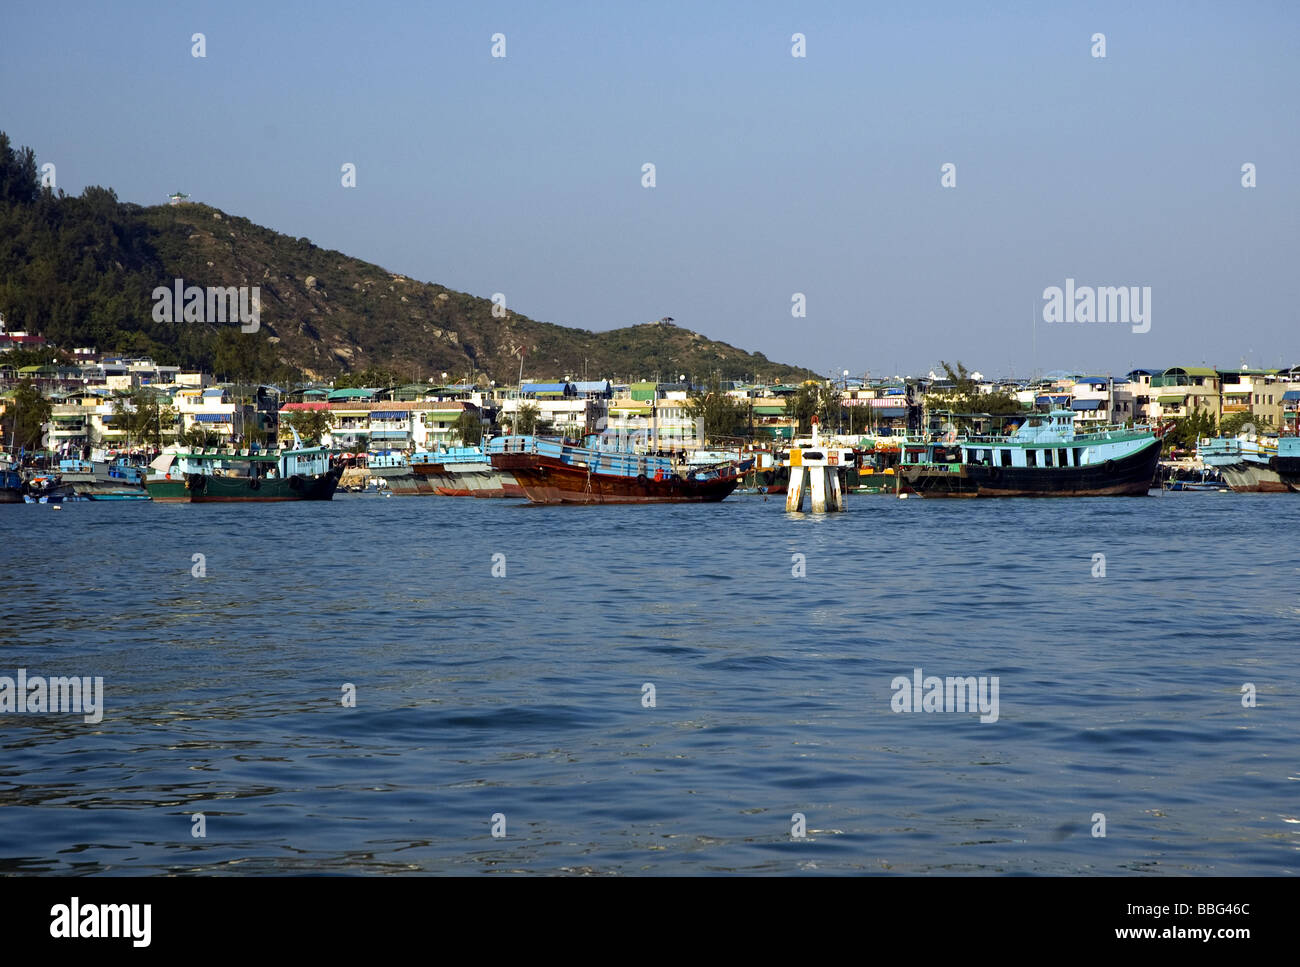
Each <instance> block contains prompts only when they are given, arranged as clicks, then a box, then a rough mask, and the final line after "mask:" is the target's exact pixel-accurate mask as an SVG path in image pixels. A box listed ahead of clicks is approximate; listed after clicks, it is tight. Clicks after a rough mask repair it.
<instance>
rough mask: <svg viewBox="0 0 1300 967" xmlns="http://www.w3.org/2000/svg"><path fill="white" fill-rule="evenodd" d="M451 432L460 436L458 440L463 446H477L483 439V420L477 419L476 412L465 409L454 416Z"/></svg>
mask: <svg viewBox="0 0 1300 967" xmlns="http://www.w3.org/2000/svg"><path fill="white" fill-rule="evenodd" d="M452 432H453V433H455V434H456V436H458V437H460V442H461V443H463V444H465V446H467V447H472V446H477V445H478V442H479V441H480V440H482V439H483V421H482V420H481V419H479V415H478V413H475V412H471V411H470V410H465V411H464V412H462V413H461V414H460V416H459V417H457V418H456V424H455V426H453V427H452Z"/></svg>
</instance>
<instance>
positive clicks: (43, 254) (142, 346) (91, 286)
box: [0, 133, 812, 382]
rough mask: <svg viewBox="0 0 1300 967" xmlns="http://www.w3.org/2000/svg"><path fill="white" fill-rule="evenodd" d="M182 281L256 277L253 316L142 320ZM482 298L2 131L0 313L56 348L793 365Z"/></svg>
mask: <svg viewBox="0 0 1300 967" xmlns="http://www.w3.org/2000/svg"><path fill="white" fill-rule="evenodd" d="M176 278H181V279H184V280H185V284H186V285H198V286H203V287H206V286H259V287H260V289H261V315H260V329H259V331H258V332H256V333H248V334H245V333H241V332H239V327H238V326H231V325H219V324H208V323H171V322H156V321H154V319H153V308H154V302H153V299H152V293H153V290H154V288H155V287H157V286H160V285H161V286H169V287H170V286H171V285H172V280H173V279H176ZM492 309H493V305H492V302H491V301H490V300H488V299H481V298H477V297H475V296H472V295H468V294H466V293H464V292H457V291H455V290H453V289H448V288H447V287H445V286H442V285H437V284H434V283H424V282H419V281H416V280H414V279H408V278H406V277H404V276H401V275H396V274H393V273H391V272H389V271H387V270H386V269H383V268H381V267H380V266H377V265H374V264H372V263H369V262H363V261H361V260H360V259H356V258H352V257H350V256H347V255H344V254H343V253H341V252H335V251H331V250H327V249H322V248H319V247H317V246H316V245H314V244H312V242H311V241H310V240H309V239H306V238H298V239H295V238H290V237H289V236H286V235H281V234H279V233H278V232H274V231H271V230H270V229H267V228H263V227H261V226H259V225H255V224H253V223H252V222H250V221H249V220H248V219H246V218H241V217H238V216H234V215H229V214H227V213H225V212H222V211H219V210H217V209H215V208H211V207H209V206H207V205H199V204H193V205H191V204H182V205H176V206H171V205H164V206H155V207H142V206H140V205H134V204H129V203H124V202H119V201H118V200H117V196H116V195H115V194H114V193H113V192H112V191H111V190H109V189H105V188H99V187H90V188H87V189H86V190H85V191H84V192H82V194H81V195H80V196H75V197H74V196H68V195H64V194H63V193H62V192H59V193H58V194H54V193H52V192H50V191H49V190H48V189H45V190H42V189H40V188H38V186H37V175H36V165H35V159H34V157H33V155H32V153H31V151H30V149H22V150H21V151H14V150H13V149H12V148H11V147H10V143H9V139H8V137H6V136H5V135H4V134H3V133H0V312H3V313H4V314H5V316H6V319H7V323H8V325H9V327H10V328H11V329H27V330H29V331H32V332H39V333H41V334H43V335H44V336H45V337H46V339H48V340H50V341H51V342H53V343H55V344H57V345H59V346H61V347H63V348H72V347H74V346H93V347H95V348H96V349H98V350H99V351H101V352H121V353H131V354H141V355H143V354H148V355H152V356H153V357H154V359H155V360H156V361H158V362H160V363H174V364H180V365H185V366H196V367H202V368H205V369H208V370H210V371H213V372H216V373H218V374H221V375H229V376H241V377H246V378H256V379H265V380H288V379H293V378H295V377H297V376H298V375H299V374H300V373H301V374H306V375H307V376H309V377H312V378H332V377H335V376H339V375H341V374H344V373H357V372H360V371H363V370H367V369H378V370H388V371H391V372H393V373H395V374H396V375H397V376H399V377H400V378H402V379H408V378H419V379H421V380H423V379H427V378H429V377H430V376H433V375H434V374H440V373H442V372H447V373H448V374H449V377H451V376H454V377H464V376H465V375H466V374H480V375H481V376H482V377H484V378H487V379H495V380H497V381H498V382H514V380H515V379H516V378H517V377H518V373H519V352H520V350H521V349H522V350H525V351H526V355H525V363H524V372H525V374H526V376H529V377H534V378H537V377H561V376H564V375H566V374H568V375H573V376H575V377H577V378H582V374H583V373H584V372H586V373H588V374H590V376H591V377H592V378H593V379H594V378H597V377H598V376H601V377H628V376H631V377H633V378H644V379H652V378H654V377H655V374H656V373H658V374H659V376H660V377H661V378H662V379H664V380H668V379H671V378H675V376H676V375H677V374H678V373H687V374H690V375H693V376H695V377H702V376H705V375H707V374H709V373H712V372H715V371H720V372H721V374H722V377H723V378H724V379H739V378H745V377H751V378H752V377H753V375H754V374H755V373H757V374H759V375H760V376H761V377H764V378H767V379H773V380H789V379H797V378H806V377H808V376H811V375H812V374H811V372H810V371H808V370H805V369H801V368H798V367H792V366H785V365H781V364H778V363H773V362H771V361H769V360H768V359H767V358H766V357H764V356H763V355H762V354H761V353H747V352H745V351H743V350H740V349H737V348H736V347H734V346H729V345H727V344H726V343H721V342H716V341H714V340H711V339H707V338H705V337H704V336H701V335H699V334H698V333H694V332H691V331H689V330H686V329H681V328H678V327H676V326H673V325H671V324H670V323H647V324H643V325H635V326H629V327H626V328H622V329H614V330H611V331H607V332H591V331H589V330H585V329H572V328H567V327H565V326H559V325H554V324H551V323H545V322H537V321H535V320H533V319H529V318H527V317H526V316H522V315H519V314H517V313H514V312H509V313H507V315H506V316H505V317H504V318H496V317H494V316H493V315H492Z"/></svg>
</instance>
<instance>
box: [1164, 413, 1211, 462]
mask: <svg viewBox="0 0 1300 967" xmlns="http://www.w3.org/2000/svg"><path fill="white" fill-rule="evenodd" d="M1173 423H1174V425H1173V428H1172V429H1170V430H1169V432H1167V433H1166V434H1165V438H1164V444H1163V447H1162V449H1163V450H1164V452H1165V453H1168V452H1169V451H1170V450H1195V449H1196V443H1197V441H1198V440H1201V439H1204V438H1207V437H1213V436H1218V435H1219V430H1218V427H1217V426H1216V425H1215V421H1214V417H1213V416H1212V415H1211V414H1210V412H1209V411H1208V410H1199V409H1198V410H1192V412H1191V413H1189V414H1187V416H1179V417H1175V418H1174V421H1173Z"/></svg>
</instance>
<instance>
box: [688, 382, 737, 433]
mask: <svg viewBox="0 0 1300 967" xmlns="http://www.w3.org/2000/svg"><path fill="white" fill-rule="evenodd" d="M686 398H687V402H686V415H687V416H689V417H690V418H691V419H693V420H697V421H699V420H702V421H703V422H704V438H705V440H713V439H716V438H718V437H743V436H745V434H746V428H747V426H748V423H749V406H748V404H746V403H745V402H744V401H743V400H739V399H737V398H736V397H734V396H730V395H728V394H727V393H725V392H724V391H723V389H722V381H721V379H720V378H719V377H718V376H717V375H715V376H713V377H712V378H710V380H709V385H708V387H707V388H706V389H704V390H702V391H700V390H691V391H690V392H688V393H687V394H686Z"/></svg>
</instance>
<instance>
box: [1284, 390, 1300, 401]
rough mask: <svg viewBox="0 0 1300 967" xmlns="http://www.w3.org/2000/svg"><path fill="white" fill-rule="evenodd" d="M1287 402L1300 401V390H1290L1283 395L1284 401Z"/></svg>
mask: <svg viewBox="0 0 1300 967" xmlns="http://www.w3.org/2000/svg"><path fill="white" fill-rule="evenodd" d="M1287 400H1300V389H1289V390H1287V391H1286V392H1285V393H1283V394H1282V401H1283V402H1286V401H1287Z"/></svg>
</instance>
